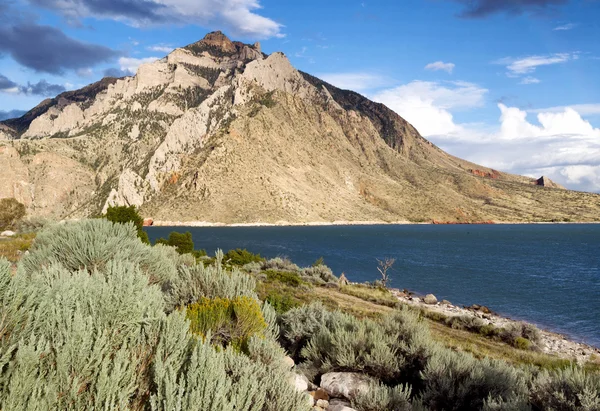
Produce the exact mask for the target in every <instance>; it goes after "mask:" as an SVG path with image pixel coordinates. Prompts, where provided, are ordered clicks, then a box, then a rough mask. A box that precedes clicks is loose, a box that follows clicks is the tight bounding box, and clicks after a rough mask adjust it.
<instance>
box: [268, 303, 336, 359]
mask: <svg viewBox="0 0 600 411" xmlns="http://www.w3.org/2000/svg"><path fill="white" fill-rule="evenodd" d="M336 315H338V313H337V312H333V313H332V312H331V311H328V310H327V309H326V308H325V307H324V306H323V304H321V303H320V302H314V303H311V304H309V305H303V306H300V307H297V308H293V309H291V310H289V311H288V312H286V313H285V314H283V315H282V316H281V317H280V318H279V326H280V334H281V337H280V339H281V341H282V343H283V345H284V347H285V348H286V349H287V350H288V351H289V352H290V354H291V355H292V356H294V357H297V355H298V354H299V352H300V350H301V349H302V348H304V346H305V345H306V343H307V342H308V340H310V338H311V337H312V336H313V335H314V334H316V333H317V331H319V330H320V329H322V328H325V327H328V326H329V325H330V323H331V321H332V318H333V317H334V316H336Z"/></svg>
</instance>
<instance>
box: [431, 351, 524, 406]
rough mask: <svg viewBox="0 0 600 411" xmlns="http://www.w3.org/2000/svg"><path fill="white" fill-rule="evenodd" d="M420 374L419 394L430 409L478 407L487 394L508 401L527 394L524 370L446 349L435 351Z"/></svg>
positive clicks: (486, 397)
mask: <svg viewBox="0 0 600 411" xmlns="http://www.w3.org/2000/svg"><path fill="white" fill-rule="evenodd" d="M421 374H422V378H423V380H424V388H423V390H422V392H421V394H420V398H421V400H422V401H423V404H424V405H426V406H427V407H429V408H430V409H432V410H447V411H452V410H456V411H459V410H479V409H481V408H482V407H483V406H484V402H485V401H486V399H488V398H493V399H495V400H496V401H503V402H510V401H512V400H516V399H519V398H522V397H523V396H525V395H526V394H527V385H526V380H527V376H526V374H525V373H524V372H523V371H520V370H518V369H517V368H514V367H511V366H509V365H508V364H506V363H504V362H501V361H496V360H490V359H487V358H485V359H483V360H477V359H475V358H474V357H473V356H471V355H469V354H466V353H460V352H454V351H452V350H449V349H441V350H438V351H436V353H435V355H433V356H432V357H431V358H430V359H429V361H428V362H427V365H426V367H425V369H424V370H423V371H422V373H421Z"/></svg>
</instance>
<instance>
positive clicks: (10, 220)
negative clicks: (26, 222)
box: [0, 198, 25, 231]
mask: <svg viewBox="0 0 600 411" xmlns="http://www.w3.org/2000/svg"><path fill="white" fill-rule="evenodd" d="M23 217H25V206H24V205H23V204H21V203H19V202H18V201H17V200H16V199H14V198H3V199H1V200H0V231H4V230H12V229H15V228H16V226H17V224H18V223H19V222H20V221H21V220H22V219H23Z"/></svg>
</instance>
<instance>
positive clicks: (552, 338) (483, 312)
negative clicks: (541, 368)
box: [390, 289, 600, 364]
mask: <svg viewBox="0 0 600 411" xmlns="http://www.w3.org/2000/svg"><path fill="white" fill-rule="evenodd" d="M390 291H391V292H392V294H393V295H394V296H395V297H396V298H397V299H398V300H399V301H400V302H402V303H404V304H407V305H410V306H413V307H417V308H420V309H423V310H427V311H430V312H436V313H439V314H442V315H445V316H448V317H452V316H470V317H476V318H479V319H480V320H482V321H483V322H484V323H485V324H491V325H493V326H494V327H498V328H505V327H506V326H508V325H510V324H516V323H523V321H517V320H513V319H510V318H507V317H502V316H500V315H498V314H496V313H494V312H493V311H491V310H489V309H488V308H487V307H485V306H478V305H474V306H471V307H460V306H457V305H454V304H452V303H450V302H449V301H446V300H444V301H442V302H438V301H437V299H435V297H434V296H433V295H432V294H428V295H427V296H418V295H415V294H414V293H410V292H406V291H402V290H399V289H391V290H390ZM430 296H431V297H433V298H431V297H430ZM540 334H541V350H542V352H543V353H545V354H550V355H556V356H557V357H559V358H564V359H568V360H575V361H577V363H579V364H585V363H587V362H589V361H592V360H594V359H597V358H600V348H597V347H594V346H591V345H588V344H585V343H580V342H576V341H573V340H571V339H569V337H568V336H565V335H562V334H558V333H555V332H552V331H547V330H543V329H540Z"/></svg>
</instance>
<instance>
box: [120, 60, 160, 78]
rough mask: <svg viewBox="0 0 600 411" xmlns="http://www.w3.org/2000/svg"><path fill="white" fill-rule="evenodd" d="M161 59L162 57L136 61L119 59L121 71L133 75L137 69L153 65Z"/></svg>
mask: <svg viewBox="0 0 600 411" xmlns="http://www.w3.org/2000/svg"><path fill="white" fill-rule="evenodd" d="M158 59H160V57H146V58H142V59H136V58H133V57H121V58H120V59H119V66H120V68H121V70H123V71H126V72H129V73H131V74H132V75H133V74H135V73H136V72H137V69H138V67H139V66H141V65H142V64H146V63H152V62H153V61H156V60H158Z"/></svg>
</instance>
